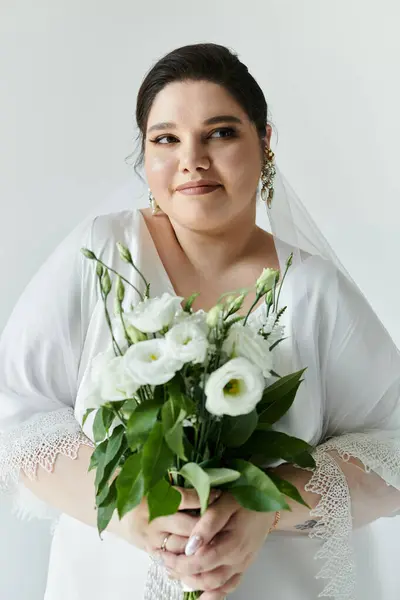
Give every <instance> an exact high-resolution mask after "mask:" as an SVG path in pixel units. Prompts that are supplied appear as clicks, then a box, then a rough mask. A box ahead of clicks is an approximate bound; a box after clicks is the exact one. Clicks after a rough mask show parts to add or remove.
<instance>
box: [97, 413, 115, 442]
mask: <svg viewBox="0 0 400 600" xmlns="http://www.w3.org/2000/svg"><path fill="white" fill-rule="evenodd" d="M114 418H115V415H114V412H113V411H112V410H111V409H110V408H107V407H105V406H102V407H100V408H99V409H98V411H97V413H96V416H95V418H94V421H93V436H94V441H95V442H96V443H98V442H102V441H103V440H104V438H106V437H107V433H108V430H109V428H110V426H111V424H112V422H113V421H114Z"/></svg>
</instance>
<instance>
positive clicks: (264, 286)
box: [256, 269, 279, 294]
mask: <svg viewBox="0 0 400 600" xmlns="http://www.w3.org/2000/svg"><path fill="white" fill-rule="evenodd" d="M277 277H279V271H275V270H274V269H263V272H262V273H261V275H260V277H259V278H258V279H257V283H256V291H257V294H266V293H267V292H269V291H270V290H272V288H273V287H274V285H275V281H276V280H277Z"/></svg>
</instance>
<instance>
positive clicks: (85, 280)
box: [0, 222, 96, 517]
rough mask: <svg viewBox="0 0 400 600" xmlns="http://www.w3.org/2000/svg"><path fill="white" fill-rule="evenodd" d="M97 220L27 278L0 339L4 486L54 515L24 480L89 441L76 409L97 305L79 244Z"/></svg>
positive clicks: (0, 474)
mask: <svg viewBox="0 0 400 600" xmlns="http://www.w3.org/2000/svg"><path fill="white" fill-rule="evenodd" d="M91 231H92V223H91V222H90V223H89V222H85V223H84V224H82V225H80V226H79V227H78V228H77V229H75V230H74V231H73V232H72V234H70V235H69V236H68V237H67V239H66V240H64V241H63V242H62V243H61V245H60V246H59V247H58V248H57V249H56V251H55V252H54V253H53V254H52V255H51V256H50V258H49V259H48V260H47V261H46V262H45V264H44V265H43V266H42V267H41V269H40V270H39V271H38V273H37V274H36V275H35V277H34V278H33V279H32V281H31V282H30V283H29V285H28V286H27V288H26V289H25V291H24V292H23V294H22V296H21V298H20V299H19V301H18V303H17V305H16V306H15V308H14V311H13V313H12V315H11V317H10V319H9V321H8V323H7V325H6V327H5V329H4V331H3V334H2V336H1V339H0V491H2V492H6V493H9V494H11V495H12V496H13V497H14V500H15V503H16V504H15V506H16V508H17V509H20V511H22V512H23V513H24V516H33V515H35V516H43V517H52V516H53V515H52V513H51V511H49V512H48V511H46V510H45V506H44V505H43V503H41V502H40V501H39V500H36V499H35V500H34V498H33V494H31V493H30V492H29V491H28V490H27V489H26V488H25V487H24V486H23V485H22V484H21V483H20V482H19V478H20V472H21V470H22V471H23V472H24V473H25V474H26V475H27V476H28V477H29V478H31V479H33V478H34V477H35V475H36V473H37V469H38V467H39V466H40V467H42V468H44V469H46V470H47V471H49V472H50V471H51V470H52V468H53V466H54V463H55V460H56V457H57V455H58V454H59V453H61V454H64V455H66V456H69V457H70V458H76V456H77V452H78V448H79V446H80V445H81V444H87V445H91V442H90V441H89V440H88V439H87V438H86V436H85V435H84V434H83V433H82V430H81V427H80V425H79V424H78V422H77V420H76V419H75V416H74V403H75V398H76V394H77V385H78V370H79V363H80V356H81V352H82V347H83V344H84V341H85V335H86V331H87V327H88V323H89V319H90V314H91V311H92V309H93V306H94V302H95V296H96V290H95V281H93V280H94V279H95V278H93V271H92V272H91V274H92V276H90V272H89V267H88V266H87V263H89V261H87V259H85V258H84V257H83V256H82V254H81V252H80V248H81V247H82V246H88V245H90V241H91ZM83 292H84V293H83Z"/></svg>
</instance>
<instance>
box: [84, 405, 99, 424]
mask: <svg viewBox="0 0 400 600" xmlns="http://www.w3.org/2000/svg"><path fill="white" fill-rule="evenodd" d="M94 410H96V409H95V408H88V409H87V410H86V411H85V414H84V415H83V419H82V427H83V426H84V424H85V423H86V420H87V418H88V416H89V415H90V413H92V412H93V411H94Z"/></svg>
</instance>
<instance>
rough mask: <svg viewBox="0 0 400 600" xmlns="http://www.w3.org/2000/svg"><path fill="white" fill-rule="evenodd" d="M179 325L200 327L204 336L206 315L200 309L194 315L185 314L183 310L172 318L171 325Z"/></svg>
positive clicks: (206, 330) (206, 329)
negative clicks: (186, 324) (192, 324)
mask: <svg viewBox="0 0 400 600" xmlns="http://www.w3.org/2000/svg"><path fill="white" fill-rule="evenodd" d="M180 323H194V324H195V325H197V326H198V327H200V329H201V330H202V331H203V332H204V333H205V334H207V333H208V325H207V313H206V312H205V311H204V310H202V309H199V310H197V311H196V312H194V313H187V312H185V311H184V310H182V312H178V313H177V314H176V315H175V317H174V321H173V325H179V324H180Z"/></svg>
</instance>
